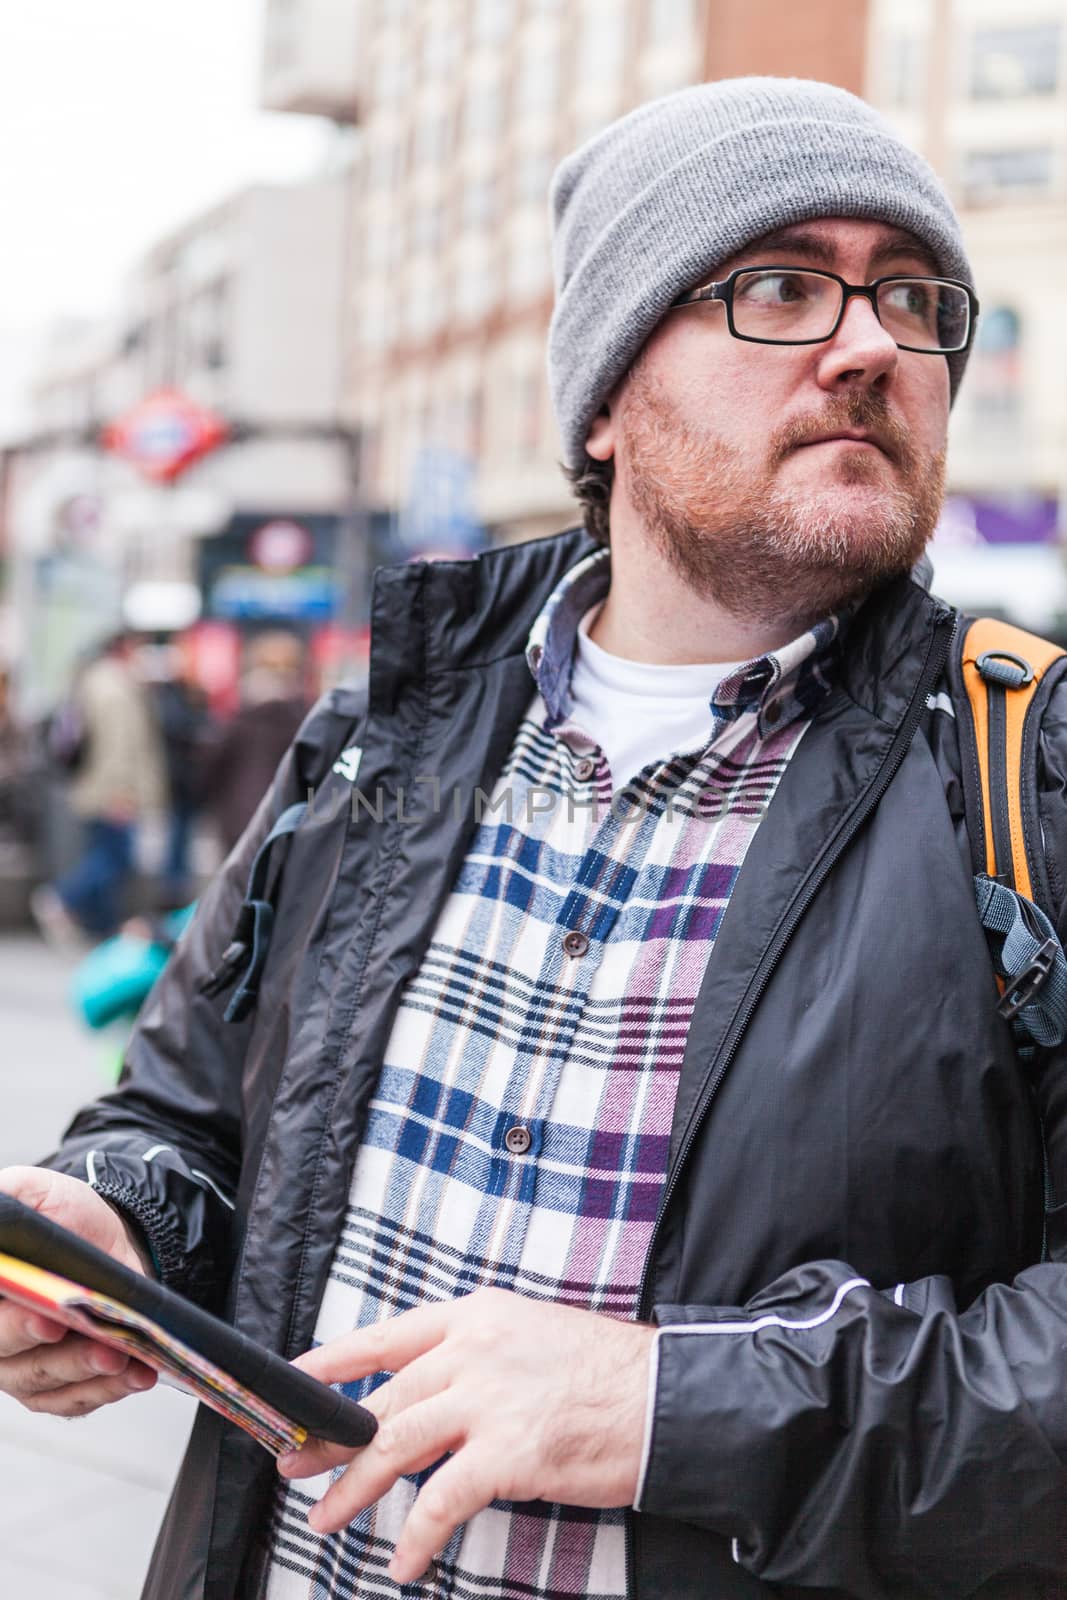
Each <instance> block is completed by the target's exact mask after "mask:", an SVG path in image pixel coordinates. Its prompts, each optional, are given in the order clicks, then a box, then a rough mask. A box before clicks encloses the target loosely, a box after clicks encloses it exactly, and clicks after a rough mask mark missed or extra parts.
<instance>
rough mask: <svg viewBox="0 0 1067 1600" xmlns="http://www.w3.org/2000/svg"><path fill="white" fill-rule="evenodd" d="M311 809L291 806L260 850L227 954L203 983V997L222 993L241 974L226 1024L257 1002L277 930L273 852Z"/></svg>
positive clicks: (301, 804) (224, 1017)
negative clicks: (270, 878) (271, 891)
mask: <svg viewBox="0 0 1067 1600" xmlns="http://www.w3.org/2000/svg"><path fill="white" fill-rule="evenodd" d="M307 809H308V807H307V801H306V800H300V801H298V802H297V803H296V804H295V805H291V806H289V807H287V809H286V810H285V811H283V812H282V814H281V816H280V817H279V818H278V820H277V822H276V823H275V824H274V826H273V828H272V829H271V830H270V832H269V833H268V834H267V837H266V838H265V839H264V841H263V843H262V844H261V845H260V847H259V849H258V850H257V851H256V854H255V859H254V860H253V862H252V869H251V871H250V872H249V874H248V888H247V889H246V890H245V897H244V899H243V900H242V901H241V907H240V910H239V911H238V913H237V922H236V925H235V927H234V930H233V938H232V939H231V940H230V943H229V944H228V945H227V946H226V949H225V950H224V951H223V953H222V959H221V961H220V962H219V964H218V966H217V967H216V968H215V970H214V972H212V973H210V974H209V976H208V977H206V978H205V979H204V980H203V981H202V982H201V984H200V993H201V994H206V995H216V994H221V993H222V991H223V990H224V989H227V988H229V986H230V984H231V983H233V982H234V980H235V978H236V977H237V974H238V972H240V973H241V977H240V981H239V982H238V983H237V987H236V988H235V989H234V991H233V994H232V995H231V996H230V999H229V1002H228V1004H227V1006H226V1010H225V1011H224V1012H223V1015H222V1020H223V1022H243V1021H244V1019H245V1017H247V1016H248V1013H249V1012H250V1011H251V1010H252V1007H253V1006H254V1005H255V1003H256V999H257V997H258V995H259V980H260V978H261V977H262V975H263V968H264V965H265V964H266V960H267V951H268V949H269V948H270V936H271V932H272V931H273V928H274V905H273V903H272V902H271V900H270V899H269V898H268V897H267V893H266V889H267V873H268V870H269V868H270V859H271V852H272V850H273V848H274V846H275V845H276V844H277V842H278V840H279V839H285V838H288V837H289V835H290V834H293V833H295V832H296V830H297V828H298V827H299V826H300V824H301V822H302V821H303V820H304V817H305V815H306V813H307ZM242 968H243V969H244V970H243V971H242V970H241V969H242Z"/></svg>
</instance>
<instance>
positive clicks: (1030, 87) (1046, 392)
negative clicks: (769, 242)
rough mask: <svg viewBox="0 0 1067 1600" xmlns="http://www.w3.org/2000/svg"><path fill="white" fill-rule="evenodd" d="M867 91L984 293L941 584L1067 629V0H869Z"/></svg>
mask: <svg viewBox="0 0 1067 1600" xmlns="http://www.w3.org/2000/svg"><path fill="white" fill-rule="evenodd" d="M868 96H869V98H870V99H871V100H872V101H873V102H874V103H875V104H876V105H878V106H879V107H880V108H881V109H882V110H883V111H884V112H885V113H886V114H887V115H888V116H889V117H890V119H891V120H892V121H893V122H894V123H895V125H896V126H897V127H898V129H899V131H900V133H901V134H902V135H903V136H904V137H905V138H906V139H907V140H908V141H909V142H910V143H911V144H913V145H915V146H916V147H917V148H918V149H920V150H922V151H923V152H924V154H925V155H926V156H927V157H928V159H929V160H930V161H931V162H932V164H933V165H934V166H935V167H936V168H937V170H938V172H939V173H940V174H941V177H942V178H943V180H944V181H945V183H946V184H947V186H948V188H949V191H950V193H951V194H952V197H953V199H954V201H955V203H956V205H957V207H958V208H959V211H960V214H961V218H962V222H963V229H964V234H965V236H966V239H967V245H968V249H969V252H970V255H971V260H972V262H973V265H974V270H975V274H976V279H977V283H978V290H979V296H980V299H981V302H982V312H981V317H980V319H979V324H978V334H977V340H976V344H975V348H974V351H973V352H972V355H971V359H970V366H969V370H968V373H967V378H966V381H965V383H964V385H963V388H962V389H961V391H960V398H959V401H958V403H957V405H956V407H955V410H954V414H953V424H952V435H951V440H952V443H951V449H950V454H949V467H950V474H951V477H950V491H951V494H950V499H949V503H948V506H947V509H946V515H945V517H944V518H943V521H942V533H941V534H940V535H939V538H938V540H937V542H936V545H935V551H934V555H935V567H936V570H937V582H938V587H939V589H940V590H941V592H943V593H945V594H946V595H947V597H948V598H950V599H955V600H958V601H959V602H960V603H961V604H965V605H969V606H971V607H981V608H983V609H989V608H990V607H993V608H996V607H998V606H999V607H1002V608H1003V609H1005V610H1008V611H1010V612H1012V613H1013V614H1014V615H1015V616H1017V617H1018V618H1019V619H1020V620H1021V621H1023V622H1024V623H1029V624H1030V625H1031V626H1035V627H1040V628H1058V629H1060V630H1067V582H1065V578H1064V564H1063V557H1062V551H1061V545H1062V540H1063V537H1064V535H1067V509H1065V508H1067V204H1065V195H1067V0H872V4H871V27H870V42H869V55H868Z"/></svg>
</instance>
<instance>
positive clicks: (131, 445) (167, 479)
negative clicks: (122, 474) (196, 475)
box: [103, 389, 228, 483]
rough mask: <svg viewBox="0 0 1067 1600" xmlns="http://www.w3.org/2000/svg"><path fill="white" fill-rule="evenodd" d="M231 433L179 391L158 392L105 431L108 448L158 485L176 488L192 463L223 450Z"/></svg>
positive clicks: (213, 414)
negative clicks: (169, 484)
mask: <svg viewBox="0 0 1067 1600" xmlns="http://www.w3.org/2000/svg"><path fill="white" fill-rule="evenodd" d="M227 432H228V430H227V427H226V424H225V423H224V422H223V421H222V419H221V417H217V416H216V415H215V413H214V412H213V411H209V410H208V409H207V407H206V406H202V405H198V404H197V402H196V401H195V400H190V399H189V397H188V395H184V394H181V393H180V392H179V391H178V390H177V389H159V390H157V392H156V393H155V394H151V395H149V396H148V397H147V399H145V400H142V401H141V402H140V403H139V404H138V405H135V406H134V407H133V408H132V409H131V410H130V411H127V412H126V414H125V415H124V416H121V417H119V419H118V420H117V421H116V422H113V423H112V424H111V426H110V427H109V428H107V429H105V431H104V436H103V443H104V448H105V449H107V450H112V451H114V453H115V454H116V455H120V456H123V457H124V458H125V460H127V461H131V462H132V463H133V465H134V466H135V467H139V468H140V469H141V471H142V472H143V473H144V474H145V476H146V477H149V478H152V479H154V480H155V482H157V483H173V482H174V480H175V478H178V477H180V476H181V474H182V473H183V472H184V471H185V470H186V468H187V467H191V466H192V465H193V462H194V461H199V460H200V458H201V457H202V456H206V455H207V454H208V453H209V452H210V451H212V450H214V449H216V448H217V446H218V445H220V444H222V443H223V441H224V440H225V439H226V437H227Z"/></svg>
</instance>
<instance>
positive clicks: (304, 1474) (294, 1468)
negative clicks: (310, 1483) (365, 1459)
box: [278, 1439, 356, 1478]
mask: <svg viewBox="0 0 1067 1600" xmlns="http://www.w3.org/2000/svg"><path fill="white" fill-rule="evenodd" d="M355 1454H356V1450H354V1449H353V1448H352V1446H351V1445H346V1444H327V1443H326V1442H325V1441H324V1440H322V1439H309V1440H308V1442H307V1444H305V1445H303V1446H302V1447H301V1449H299V1450H290V1451H288V1452H287V1454H285V1455H283V1456H279V1457H278V1471H279V1472H280V1473H281V1475H282V1477H283V1478H317V1477H318V1475H319V1473H320V1472H332V1471H333V1469H334V1467H341V1466H343V1465H344V1464H345V1462H346V1461H351V1460H352V1458H353V1456H354V1455H355Z"/></svg>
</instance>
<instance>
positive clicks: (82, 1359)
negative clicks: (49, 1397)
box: [0, 1333, 129, 1405]
mask: <svg viewBox="0 0 1067 1600" xmlns="http://www.w3.org/2000/svg"><path fill="white" fill-rule="evenodd" d="M128 1366H129V1357H128V1356H125V1355H123V1354H122V1352H121V1351H119V1350H112V1349H111V1348H109V1346H107V1345H103V1344H97V1343H95V1342H94V1341H93V1340H91V1339H84V1338H82V1337H81V1336H80V1335H79V1334H75V1333H68V1334H67V1335H66V1337H65V1338H64V1339H62V1340H61V1341H60V1342H59V1344H55V1345H49V1344H38V1345H35V1346H34V1347H33V1348H32V1349H28V1350H25V1351H23V1353H22V1354H21V1355H15V1356H11V1357H9V1359H8V1360H6V1361H4V1362H2V1363H0V1389H2V1390H3V1391H4V1392H5V1393H7V1394H10V1395H12V1396H14V1398H15V1399H16V1400H21V1401H22V1402H23V1404H24V1405H25V1404H27V1403H28V1402H29V1401H30V1400H32V1399H33V1398H34V1397H35V1396H36V1395H38V1394H43V1393H47V1392H49V1391H50V1390H54V1389H63V1388H65V1387H67V1386H68V1385H69V1384H77V1383H81V1382H83V1381H85V1380H87V1379H90V1380H91V1379H95V1378H100V1377H117V1376H118V1375H119V1374H120V1373H123V1372H125V1371H126V1368H127V1367H128Z"/></svg>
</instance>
